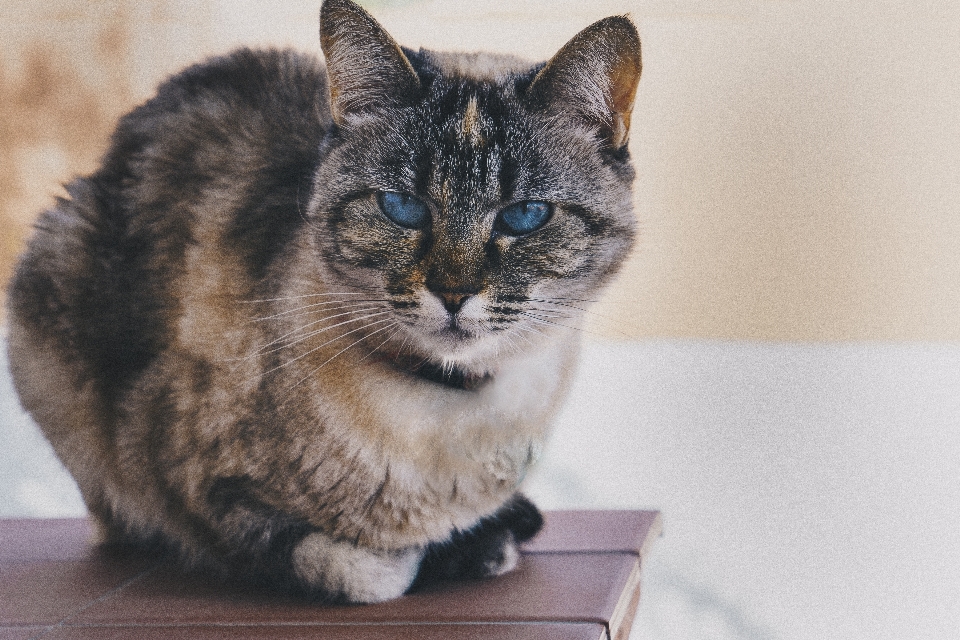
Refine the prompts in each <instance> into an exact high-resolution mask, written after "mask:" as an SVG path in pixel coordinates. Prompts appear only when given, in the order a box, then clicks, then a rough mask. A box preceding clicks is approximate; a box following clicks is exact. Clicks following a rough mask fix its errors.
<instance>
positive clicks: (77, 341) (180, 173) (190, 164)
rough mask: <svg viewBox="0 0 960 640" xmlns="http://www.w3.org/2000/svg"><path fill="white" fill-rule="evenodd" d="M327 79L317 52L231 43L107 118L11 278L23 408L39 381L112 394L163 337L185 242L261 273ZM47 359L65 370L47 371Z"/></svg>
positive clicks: (277, 240) (316, 127) (276, 248)
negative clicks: (88, 164)
mask: <svg viewBox="0 0 960 640" xmlns="http://www.w3.org/2000/svg"><path fill="white" fill-rule="evenodd" d="M326 92H327V84H326V76H325V73H324V69H323V66H322V65H321V63H320V62H319V60H318V59H317V58H315V57H312V56H308V55H303V54H300V53H295V52H292V51H279V50H268V51H253V50H249V49H241V50H238V51H236V52H234V53H232V54H230V55H227V56H221V57H217V58H212V59H210V60H208V61H207V62H204V63H201V64H198V65H195V66H193V67H190V68H188V69H186V70H185V71H183V72H181V73H179V74H177V75H176V76H173V77H172V78H170V79H169V80H167V81H166V82H164V83H163V84H162V85H161V86H160V87H159V89H158V91H157V93H156V95H155V96H154V97H153V98H151V99H150V100H149V101H147V102H146V103H144V104H143V105H141V106H140V107H138V108H136V109H134V110H133V111H131V112H130V113H129V114H127V115H126V116H124V117H123V118H122V119H121V120H120V122H119V124H118V126H117V129H116V130H115V132H114V134H113V137H112V139H111V144H110V147H109V149H108V151H107V153H106V154H105V156H104V158H103V162H102V164H101V167H100V169H99V170H98V171H97V172H95V173H94V174H92V175H90V176H88V177H85V178H79V179H77V180H74V181H73V182H72V183H70V184H69V185H67V192H68V196H69V197H67V198H58V200H57V202H56V204H55V206H53V207H52V208H50V209H49V210H47V211H45V212H44V213H43V214H42V215H41V216H40V217H39V219H38V222H37V224H36V226H35V231H34V234H33V236H32V238H31V240H30V242H29V245H28V249H27V251H26V252H25V253H24V255H23V256H22V257H21V259H20V262H19V264H18V266H17V269H16V272H15V274H14V278H13V279H12V282H11V287H10V291H9V299H8V306H9V311H10V315H9V318H10V323H9V324H10V337H9V340H10V359H11V366H12V369H13V373H14V376H15V380H16V381H17V384H18V387H19V389H20V391H21V398H22V399H23V400H24V403H25V404H26V405H28V408H29V405H32V404H34V403H33V402H31V398H34V399H35V400H36V405H37V407H38V408H39V407H41V406H44V403H43V402H42V400H43V398H44V397H45V396H49V394H50V393H51V390H52V388H53V387H52V386H51V385H59V386H60V387H61V388H63V389H64V391H67V390H68V389H70V388H72V387H73V388H76V387H78V386H79V385H81V384H82V385H86V387H89V388H90V389H89V391H90V393H92V394H94V395H95V396H96V397H97V403H100V404H109V403H110V402H111V401H112V399H113V398H115V397H116V396H117V395H118V394H120V393H121V392H122V388H123V386H124V385H126V384H129V383H130V381H131V380H133V379H135V378H136V376H137V375H138V374H139V373H140V372H142V371H143V370H144V369H145V368H146V367H147V366H148V365H149V363H150V362H151V361H152V360H153V359H154V358H155V357H156V355H157V354H158V353H160V352H161V351H163V349H164V348H165V347H166V346H167V345H168V344H169V342H170V341H171V340H172V339H173V334H174V332H175V331H176V329H175V327H176V326H177V323H178V318H180V316H181V315H182V313H183V306H184V297H183V289H184V287H186V286H189V284H188V283H187V282H186V281H185V280H187V279H188V278H187V276H188V274H189V272H190V271H191V270H193V269H196V268H199V267H201V266H202V265H197V264H191V260H192V261H193V262H196V256H195V257H194V258H191V255H192V254H197V253H198V251H199V253H200V254H202V256H203V260H204V261H205V263H206V266H207V267H214V268H215V267H216V262H217V260H218V259H219V258H220V257H221V256H229V257H230V263H229V264H224V265H223V268H224V269H229V268H230V267H234V270H235V271H236V272H238V273H231V274H230V275H231V276H232V277H234V278H239V279H237V280H236V286H237V287H239V288H246V289H250V288H253V287H255V286H256V285H255V283H256V282H257V281H259V280H262V279H263V276H264V274H265V273H266V272H267V271H268V270H269V268H270V265H271V263H272V262H273V261H274V260H275V259H276V258H277V256H278V255H279V254H280V252H281V250H282V247H283V245H284V243H285V241H286V240H287V239H288V238H289V237H291V236H292V235H293V234H294V233H295V232H296V229H297V228H298V227H299V226H300V225H301V224H302V223H303V219H302V217H301V216H300V215H299V211H300V210H301V208H302V206H304V205H303V204H302V203H303V202H304V201H305V200H306V199H307V198H309V192H310V180H311V176H312V174H313V171H314V170H315V168H316V163H317V157H318V154H319V145H320V141H321V139H322V137H323V134H324V127H325V126H326V123H327V122H329V114H328V108H327V106H326ZM54 362H56V363H57V365H58V366H57V367H56V369H57V370H63V371H66V372H72V375H71V376H70V378H71V379H69V380H59V381H56V382H53V381H51V380H50V377H49V375H47V374H44V371H52V370H54V366H53V363H54ZM62 365H65V366H62ZM87 404H88V405H90V404H92V402H88V403H87ZM74 409H76V408H74Z"/></svg>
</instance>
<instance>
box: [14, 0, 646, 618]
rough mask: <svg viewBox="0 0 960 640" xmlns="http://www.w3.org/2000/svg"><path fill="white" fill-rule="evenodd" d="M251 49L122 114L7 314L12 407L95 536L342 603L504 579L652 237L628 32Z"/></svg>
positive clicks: (326, 10) (55, 216) (373, 34)
mask: <svg viewBox="0 0 960 640" xmlns="http://www.w3.org/2000/svg"><path fill="white" fill-rule="evenodd" d="M320 44H321V48H322V49H323V53H324V56H325V59H326V66H325V67H324V65H323V64H321V63H320V61H319V60H318V59H316V58H314V57H311V56H307V55H302V54H299V53H294V52H291V51H285V50H284V51H278V50H267V51H252V50H248V49H241V50H239V51H236V52H234V53H232V54H230V55H227V56H224V57H218V58H213V59H211V60H208V61H206V62H203V63H201V64H199V65H196V66H193V67H190V68H188V69H186V70H185V71H183V72H181V73H180V74H178V75H176V76H174V77H172V78H171V79H170V80H168V81H166V82H165V83H164V84H163V85H161V86H160V88H159V89H158V91H157V94H156V96H155V97H154V98H152V99H151V100H149V101H148V102H146V103H145V104H143V105H142V106H140V107H138V108H137V109H135V110H134V111H132V112H131V113H130V114H128V115H126V116H125V117H124V118H122V119H121V121H120V123H119V125H118V127H117V130H116V132H115V134H114V136H113V138H112V144H111V147H110V149H109V151H108V152H107V153H106V155H105V157H104V160H103V163H102V166H101V168H100V169H99V170H98V171H96V172H95V173H93V174H92V175H91V176H89V177H85V178H79V179H76V180H75V181H73V182H72V183H71V184H69V185H68V186H67V192H68V194H69V197H68V198H62V199H59V200H58V201H57V202H56V204H55V206H53V207H52V208H51V209H50V210H48V211H46V212H45V213H43V214H42V216H41V217H40V218H39V221H38V223H37V225H36V229H35V232H34V235H33V237H32V239H31V241H30V244H29V247H28V249H27V251H26V253H25V254H24V255H23V257H22V258H21V260H20V262H19V265H18V267H17V270H16V274H15V277H14V279H13V281H12V285H11V289H10V295H9V310H10V314H9V320H10V322H9V324H10V326H9V351H10V360H11V366H12V371H13V374H14V379H15V383H16V387H17V390H18V392H19V394H20V397H21V399H22V403H23V405H24V407H25V408H26V409H27V410H28V411H29V412H30V413H31V414H32V415H33V417H34V418H35V419H36V421H37V422H38V423H39V425H40V427H41V428H42V430H43V432H44V433H45V434H46V436H47V437H48V438H49V440H50V442H51V443H52V444H53V447H54V448H55V449H56V451H57V453H58V455H59V456H60V458H61V459H62V461H63V463H64V464H65V465H66V467H67V468H68V469H69V470H70V472H71V473H72V474H73V476H74V478H75V479H76V481H77V483H78V484H79V487H80V490H81V492H82V494H83V498H84V500H85V502H86V504H87V507H88V508H89V511H90V513H91V515H92V517H93V518H94V519H95V520H96V522H97V523H98V525H99V529H100V533H101V538H102V540H103V541H105V542H108V543H117V544H134V545H145V546H149V547H150V548H159V549H161V550H163V551H164V552H165V553H170V554H174V555H175V556H176V558H178V560H179V561H180V562H182V563H183V564H184V566H187V567H192V568H200V569H203V570H205V571H206V570H213V571H215V572H216V573H217V574H218V575H221V576H226V577H228V578H230V579H240V580H249V581H252V582H253V583H256V584H258V585H266V586H269V587H276V588H280V589H290V590H294V591H296V592H299V593H306V594H308V595H309V596H312V597H315V598H318V599H322V600H328V601H341V602H375V601H382V600H386V599H390V598H394V597H397V596H400V595H401V594H403V593H405V592H407V591H408V590H410V589H411V588H412V587H415V586H416V585H418V584H420V583H422V582H424V581H428V580H433V579H437V578H444V579H446V578H457V577H464V576H468V577H480V576H491V575H498V574H501V573H504V572H506V571H509V570H511V569H512V568H513V567H514V566H515V565H516V563H517V561H518V557H519V555H518V552H517V544H518V543H519V542H522V541H524V540H527V539H529V538H530V537H532V536H533V535H534V534H535V533H536V532H537V530H538V528H539V527H540V525H541V523H542V519H541V515H540V513H539V512H538V511H537V509H536V507H535V506H534V505H532V504H531V503H530V502H529V501H528V500H527V499H526V498H525V497H523V495H522V494H520V493H517V488H518V485H519V484H520V482H521V480H522V479H523V477H524V474H525V472H526V471H527V468H528V467H529V466H530V465H531V464H532V463H533V462H534V460H535V459H536V458H537V456H538V454H539V453H540V451H541V448H542V446H543V442H544V438H545V436H546V434H547V430H548V425H549V423H550V420H551V418H552V417H553V416H554V414H555V413H556V412H557V408H558V405H559V404H560V402H561V400H562V398H563V397H564V394H565V392H566V391H567V388H568V386H569V384H570V378H571V371H572V368H573V367H574V365H575V361H576V358H577V352H578V348H579V347H578V345H579V335H580V327H579V325H580V323H581V319H582V316H583V314H584V312H585V308H586V305H587V304H588V303H589V300H590V299H592V298H595V297H596V295H597V292H598V289H599V288H601V287H602V286H603V285H605V284H606V283H607V282H608V281H609V280H610V278H611V277H612V276H613V275H614V273H615V272H616V271H617V270H618V268H619V267H620V265H621V263H622V262H623V260H624V257H625V255H626V254H627V253H628V252H629V250H630V248H631V245H632V241H633V236H634V220H633V213H632V207H631V183H632V180H633V177H634V171H633V169H632V167H631V163H630V158H629V154H628V151H627V137H628V129H629V124H630V113H631V109H632V104H633V99H634V94H635V93H636V88H637V83H638V80H639V74H640V42H639V39H638V37H637V32H636V29H635V28H634V26H633V25H632V24H631V22H630V21H629V20H628V19H627V18H625V17H612V18H607V19H605V20H601V21H599V22H597V23H595V24H593V25H592V26H590V27H587V28H586V29H584V30H583V31H582V32H580V33H579V34H578V35H576V36H575V37H574V38H573V39H572V40H571V41H570V42H569V43H567V44H566V45H565V46H564V47H563V48H562V49H561V50H560V51H559V52H558V53H557V54H556V55H555V56H554V57H553V58H552V59H551V60H550V61H549V62H546V63H542V64H535V65H531V64H529V63H525V62H523V61H520V60H518V59H515V58H513V57H509V56H502V55H492V54H484V53H477V54H450V53H437V52H433V51H427V50H423V49H421V50H419V51H414V50H410V49H406V48H402V47H400V46H399V45H397V44H396V43H395V42H394V40H393V39H392V38H391V37H390V36H389V35H388V34H387V33H386V32H385V31H384V30H383V29H382V27H381V26H380V25H379V24H378V23H377V22H376V21H375V20H374V19H373V18H372V17H371V16H370V15H369V14H368V13H366V12H365V11H364V10H363V9H361V8H360V7H358V6H357V5H355V4H354V3H352V2H350V1H349V0H327V1H326V2H325V3H324V4H323V7H322V9H321V15H320Z"/></svg>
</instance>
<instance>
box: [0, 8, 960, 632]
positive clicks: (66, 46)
mask: <svg viewBox="0 0 960 640" xmlns="http://www.w3.org/2000/svg"><path fill="white" fill-rule="evenodd" d="M361 4H363V5H364V6H366V7H367V8H368V9H369V10H370V11H371V12H373V13H374V15H375V16H376V17H377V18H378V19H379V20H380V21H381V22H382V23H383V24H384V26H385V27H386V28H387V30H388V31H390V32H391V34H393V35H394V37H395V38H396V39H397V40H398V41H400V42H401V43H403V44H405V45H407V46H413V47H419V46H424V47H427V48H439V49H456V50H478V49H486V50H493V51H503V52H511V53H518V54H521V55H524V56H527V57H529V58H531V59H533V60H536V59H545V58H547V57H549V56H550V55H551V54H552V53H553V52H554V51H556V50H557V49H558V48H559V47H560V46H562V45H563V43H564V42H566V41H567V40H568V39H569V38H570V37H571V36H573V35H574V34H575V33H576V32H577V31H578V30H579V29H581V28H583V27H584V26H586V25H588V24H589V23H591V22H593V21H594V20H597V19H599V18H602V17H605V16H607V15H612V14H623V13H629V14H630V15H631V16H632V17H633V18H634V20H635V22H636V23H637V26H638V28H639V30H640V34H641V39H642V41H643V52H644V70H643V77H642V80H641V83H640V88H639V92H638V96H637V104H636V108H635V112H634V117H633V131H632V140H631V152H632V154H633V157H634V159H635V162H636V165H637V170H638V178H637V182H636V197H635V203H636V209H637V215H638V219H639V222H640V229H641V234H640V241H639V243H638V247H637V250H636V251H635V253H634V255H633V257H632V259H631V261H630V262H629V264H628V266H627V268H626V269H625V272H624V274H623V276H622V277H621V278H620V280H619V281H618V282H617V283H616V284H615V285H614V286H613V287H612V288H611V289H610V290H609V291H608V292H607V295H606V296H605V297H604V299H603V300H602V301H601V303H600V304H598V305H597V307H596V309H595V314H594V315H593V323H592V326H591V328H590V332H589V334H588V344H587V348H586V350H585V353H584V359H583V367H582V368H581V372H580V374H579V377H578V379H577V383H576V386H575V388H574V392H573V395H572V397H571V400H570V402H569V403H568V405H567V408H566V410H565V411H564V413H563V415H562V416H561V419H560V421H559V424H558V428H557V432H556V435H555V437H554V440H553V443H552V445H551V447H550V449H549V451H548V453H547V455H546V458H545V460H544V461H543V464H542V466H541V468H540V470H539V472H538V473H537V474H536V475H535V477H533V478H532V479H531V482H530V485H529V487H528V491H529V492H530V493H531V494H532V495H534V496H535V497H537V498H538V500H539V501H540V503H541V504H542V505H544V506H547V507H555V508H561V507H621V508H640V507H654V508H659V509H661V510H663V512H664V515H665V524H666V532H665V537H664V538H663V540H661V541H660V544H659V545H658V547H657V548H656V549H655V552H654V557H653V559H652V561H651V563H650V565H649V566H648V568H647V573H646V578H645V579H646V584H647V587H646V590H645V594H644V598H643V602H642V612H641V618H640V620H639V621H638V622H637V625H636V627H637V628H636V633H635V634H634V635H635V637H644V638H664V639H667V638H784V639H801V638H803V639H806V638H811V639H812V638H824V637H831V638H864V639H866V638H870V639H875V638H906V637H915V638H945V639H946V638H957V637H960V184H958V182H960V5H958V4H957V3H955V2H951V1H949V0H939V1H937V0H875V1H868V0H844V1H842V2H829V3H827V2H816V1H815V0H649V1H645V2H641V1H638V0H473V1H472V2H470V3H466V2H454V1H452V0H392V1H391V0H379V1H374V0H367V1H365V2H363V1H362V2H361ZM318 8H319V0H285V1H283V2H279V1H275V2H265V1H254V0H230V1H229V2H228V1H226V0H196V1H190V2H187V1H186V0H145V1H137V2H134V1H133V0H113V1H108V0H104V1H101V2H81V1H80V0H45V1H43V2H40V1H38V0H30V1H24V0H18V1H16V2H14V1H13V0H0V282H5V281H6V279H7V278H8V277H9V274H10V272H11V269H12V264H13V260H14V258H15V256H16V254H17V253H18V252H19V251H20V249H21V248H22V246H23V242H24V239H25V238H26V236H27V234H28V233H29V229H30V225H31V223H32V220H33V219H34V217H35V215H36V214H37V212H38V211H40V210H41V209H42V208H44V207H46V206H49V205H50V203H52V201H53V198H54V197H55V196H56V195H59V194H62V188H61V187H60V184H61V183H63V182H66V181H68V180H69V179H70V178H71V176H73V175H76V174H78V173H85V172H89V171H92V170H93V169H94V168H95V166H96V163H97V161H98V158H99V157H100V155H101V154H102V153H103V152H104V150H105V149H106V145H107V142H108V138H109V135H110V131H111V129H112V127H113V124H114V122H115V121H116V119H117V117H118V116H119V115H121V114H122V113H123V112H125V111H126V110H128V109H130V108H131V107H132V106H134V105H136V104H138V103H140V102H142V101H143V100H145V99H147V98H148V97H149V96H150V95H151V93H152V91H153V88H154V87H155V86H156V84H157V82H158V81H160V80H161V79H162V78H164V77H165V76H166V75H168V74H169V73H172V72H174V71H176V70H177V69H179V68H181V67H182V66H184V65H186V64H189V63H191V62H194V61H196V60H198V59H200V58H202V57H204V56H206V55H210V54H215V53H222V52H225V51H227V50H229V49H230V48H232V47H235V46H238V45H241V44H242V45H250V46H294V47H297V48H299V49H303V50H306V51H317V52H318V51H319V46H318V44H317V13H318ZM0 322H2V320H0ZM0 353H2V351H0ZM0 439H2V441H3V442H4V443H5V446H4V447H3V448H2V449H0V516H25V515H29V516H42V515H72V514H80V513H82V512H83V511H82V505H81V503H80V502H79V498H78V496H77V495H76V490H75V488H74V487H73V485H72V483H71V481H70V480H69V478H68V477H67V476H65V474H64V473H63V471H62V469H61V468H60V467H59V466H58V464H57V463H56V461H55V459H54V458H53V456H52V454H51V453H50V451H49V448H47V447H46V445H45V443H44V442H43V440H42V437H40V436H39V435H38V433H37V432H36V429H35V427H34V426H33V425H32V423H31V422H30V421H29V419H28V418H27V417H26V416H24V415H23V414H22V412H20V410H19V407H18V405H17V403H16V400H15V398H14V397H13V394H12V391H11V389H10V385H9V379H8V376H7V373H6V367H5V364H4V363H3V362H0Z"/></svg>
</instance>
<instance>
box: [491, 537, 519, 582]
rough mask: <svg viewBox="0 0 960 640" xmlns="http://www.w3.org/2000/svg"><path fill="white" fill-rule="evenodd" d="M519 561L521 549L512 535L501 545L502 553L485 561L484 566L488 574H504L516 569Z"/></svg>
mask: <svg viewBox="0 0 960 640" xmlns="http://www.w3.org/2000/svg"><path fill="white" fill-rule="evenodd" d="M518 562H520V551H519V550H518V549H517V543H516V542H514V541H513V536H510V540H509V541H507V542H506V543H505V544H504V545H503V546H502V547H500V553H499V554H498V555H497V556H496V557H493V558H490V559H488V560H485V561H484V563H483V568H484V569H485V570H486V575H488V576H502V575H503V574H505V573H508V572H510V571H513V570H514V569H516V568H517V563H518Z"/></svg>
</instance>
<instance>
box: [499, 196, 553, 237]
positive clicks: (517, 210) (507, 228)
mask: <svg viewBox="0 0 960 640" xmlns="http://www.w3.org/2000/svg"><path fill="white" fill-rule="evenodd" d="M551 215H553V205H551V204H550V203H549V202H543V201H541V200H528V201H526V202H518V203H516V204H512V205H510V206H509V207H507V208H506V209H504V210H503V211H501V212H500V215H499V216H497V231H499V232H500V233H505V234H507V235H511V236H522V235H525V234H528V233H531V232H533V231H536V230H537V229H539V228H540V227H542V226H543V225H545V224H547V221H549V220H550V216H551Z"/></svg>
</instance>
